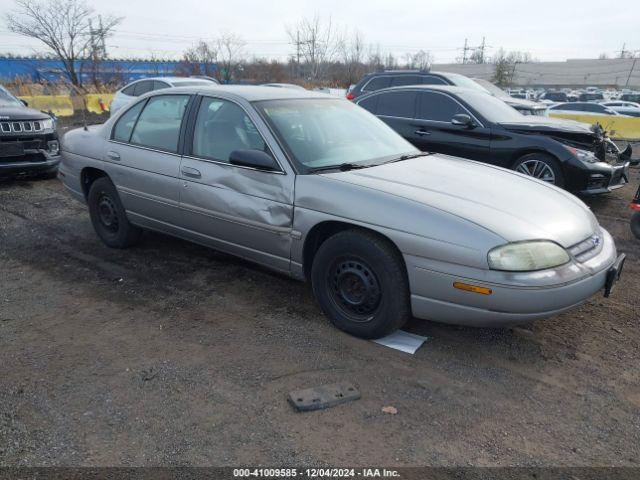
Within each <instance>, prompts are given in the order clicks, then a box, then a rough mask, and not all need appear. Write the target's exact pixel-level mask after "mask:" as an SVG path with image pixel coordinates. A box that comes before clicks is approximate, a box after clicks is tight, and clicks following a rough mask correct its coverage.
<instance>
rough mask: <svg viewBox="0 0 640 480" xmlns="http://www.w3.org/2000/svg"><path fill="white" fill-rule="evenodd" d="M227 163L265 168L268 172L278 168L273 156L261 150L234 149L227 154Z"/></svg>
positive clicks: (258, 168)
mask: <svg viewBox="0 0 640 480" xmlns="http://www.w3.org/2000/svg"><path fill="white" fill-rule="evenodd" d="M229 163H230V164H231V165H238V166H240V167H250V168H255V169H257V170H266V171H268V172H275V171H278V170H280V166H279V165H278V162H276V160H275V158H273V157H272V156H271V155H269V154H268V153H265V152H263V151H262V150H234V151H233V152H231V154H230V155H229Z"/></svg>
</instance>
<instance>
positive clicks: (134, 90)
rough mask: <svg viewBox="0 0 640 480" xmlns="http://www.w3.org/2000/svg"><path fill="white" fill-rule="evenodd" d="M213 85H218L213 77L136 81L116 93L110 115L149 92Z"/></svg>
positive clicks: (110, 106) (156, 78) (163, 78)
mask: <svg viewBox="0 0 640 480" xmlns="http://www.w3.org/2000/svg"><path fill="white" fill-rule="evenodd" d="M212 83H214V84H217V83H218V81H217V80H216V79H215V78H211V77H155V78H143V79H141V80H136V81H135V82H131V83H129V84H127V85H125V86H124V87H122V88H121V89H120V90H118V91H117V92H116V93H115V95H114V96H113V100H111V104H110V105H109V114H110V115H113V114H114V113H116V112H117V111H118V110H120V109H121V108H122V107H124V106H125V105H127V104H128V103H129V102H132V101H133V100H135V99H136V98H138V97H139V96H141V95H144V94H145V93H148V92H153V91H155V90H161V89H163V88H172V87H196V86H207V85H211V84H212Z"/></svg>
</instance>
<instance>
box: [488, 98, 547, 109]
mask: <svg viewBox="0 0 640 480" xmlns="http://www.w3.org/2000/svg"><path fill="white" fill-rule="evenodd" d="M498 98H500V100H503V101H504V103H506V104H507V105H511V106H512V107H514V108H518V107H520V108H527V109H530V110H542V109H545V108H547V107H546V105H541V104H539V103H537V102H532V101H531V100H525V99H523V98H514V97H498Z"/></svg>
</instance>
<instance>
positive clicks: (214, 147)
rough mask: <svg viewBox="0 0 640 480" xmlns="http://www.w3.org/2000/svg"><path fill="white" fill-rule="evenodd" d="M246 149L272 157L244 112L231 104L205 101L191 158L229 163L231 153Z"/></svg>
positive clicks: (198, 120)
mask: <svg viewBox="0 0 640 480" xmlns="http://www.w3.org/2000/svg"><path fill="white" fill-rule="evenodd" d="M246 149H249V150H262V151H263V152H267V153H270V152H269V149H268V147H267V144H266V143H265V141H264V140H263V139H262V136H261V135H260V132H258V129H257V128H256V126H255V125H254V123H253V122H252V121H251V119H250V118H249V117H248V116H247V114H246V113H245V111H244V110H243V109H242V108H240V107H239V106H238V105H236V104H235V103H233V102H230V101H228V100H221V99H219V98H211V97H205V98H203V99H202V103H201V104H200V108H199V110H198V116H197V118H196V125H195V130H194V132H193V146H192V154H193V155H195V156H197V157H204V158H210V159H212V160H217V161H219V162H228V161H229V155H230V154H231V152H233V151H234V150H246Z"/></svg>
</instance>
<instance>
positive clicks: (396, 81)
mask: <svg viewBox="0 0 640 480" xmlns="http://www.w3.org/2000/svg"><path fill="white" fill-rule="evenodd" d="M419 83H420V77H419V76H418V75H398V76H396V77H393V79H392V80H391V86H392V87H401V86H403V85H418V84H419Z"/></svg>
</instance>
